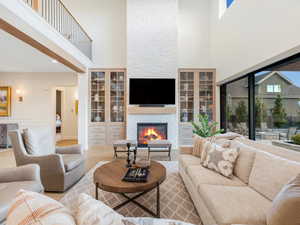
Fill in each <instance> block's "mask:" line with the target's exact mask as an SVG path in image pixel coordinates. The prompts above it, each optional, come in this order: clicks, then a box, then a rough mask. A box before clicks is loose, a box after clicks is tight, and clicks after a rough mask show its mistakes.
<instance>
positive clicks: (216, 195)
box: [199, 184, 272, 225]
mask: <svg viewBox="0 0 300 225" xmlns="http://www.w3.org/2000/svg"><path fill="white" fill-rule="evenodd" d="M199 193H200V195H201V197H202V198H203V200H204V202H205V205H206V206H207V207H208V208H209V211H210V212H211V213H212V214H213V216H214V218H215V219H216V221H217V224H220V225H228V224H230V225H231V224H266V214H267V212H268V211H269V209H270V208H271V206H272V202H271V201H270V200H268V199H267V198H265V197H263V196H262V195H260V194H259V193H257V192H255V191H254V190H253V189H251V188H249V187H247V186H244V187H237V186H221V185H209V184H203V185H200V187H199Z"/></svg>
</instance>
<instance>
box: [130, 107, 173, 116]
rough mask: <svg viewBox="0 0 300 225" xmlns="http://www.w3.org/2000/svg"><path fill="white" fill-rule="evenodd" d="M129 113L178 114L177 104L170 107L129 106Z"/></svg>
mask: <svg viewBox="0 0 300 225" xmlns="http://www.w3.org/2000/svg"><path fill="white" fill-rule="evenodd" d="M127 112H128V114H150V115H151V114H176V112H177V108H176V106H170V107H139V106H128V108H127Z"/></svg>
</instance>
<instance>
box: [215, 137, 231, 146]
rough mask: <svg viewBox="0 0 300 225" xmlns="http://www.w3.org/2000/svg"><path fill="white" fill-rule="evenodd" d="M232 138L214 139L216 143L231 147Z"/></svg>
mask: <svg viewBox="0 0 300 225" xmlns="http://www.w3.org/2000/svg"><path fill="white" fill-rule="evenodd" d="M231 142H232V141H231V140H228V139H223V138H222V139H216V140H215V141H214V143H216V144H217V145H220V146H221V147H222V148H229V147H230V145H231Z"/></svg>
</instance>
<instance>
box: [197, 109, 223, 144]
mask: <svg viewBox="0 0 300 225" xmlns="http://www.w3.org/2000/svg"><path fill="white" fill-rule="evenodd" d="M198 121H199V122H198V123H195V122H192V125H193V133H194V134H196V135H198V136H200V137H204V138H207V137H213V136H215V135H217V134H221V133H223V132H224V130H223V129H217V126H218V123H217V122H214V121H210V120H209V118H208V115H206V114H204V115H202V114H199V115H198Z"/></svg>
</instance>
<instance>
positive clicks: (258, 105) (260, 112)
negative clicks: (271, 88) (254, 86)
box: [255, 98, 268, 127]
mask: <svg viewBox="0 0 300 225" xmlns="http://www.w3.org/2000/svg"><path fill="white" fill-rule="evenodd" d="M267 116H268V115H267V109H266V107H265V104H264V103H263V102H261V100H260V99H259V98H256V99H255V121H256V127H260V126H261V123H264V122H266V120H267Z"/></svg>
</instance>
